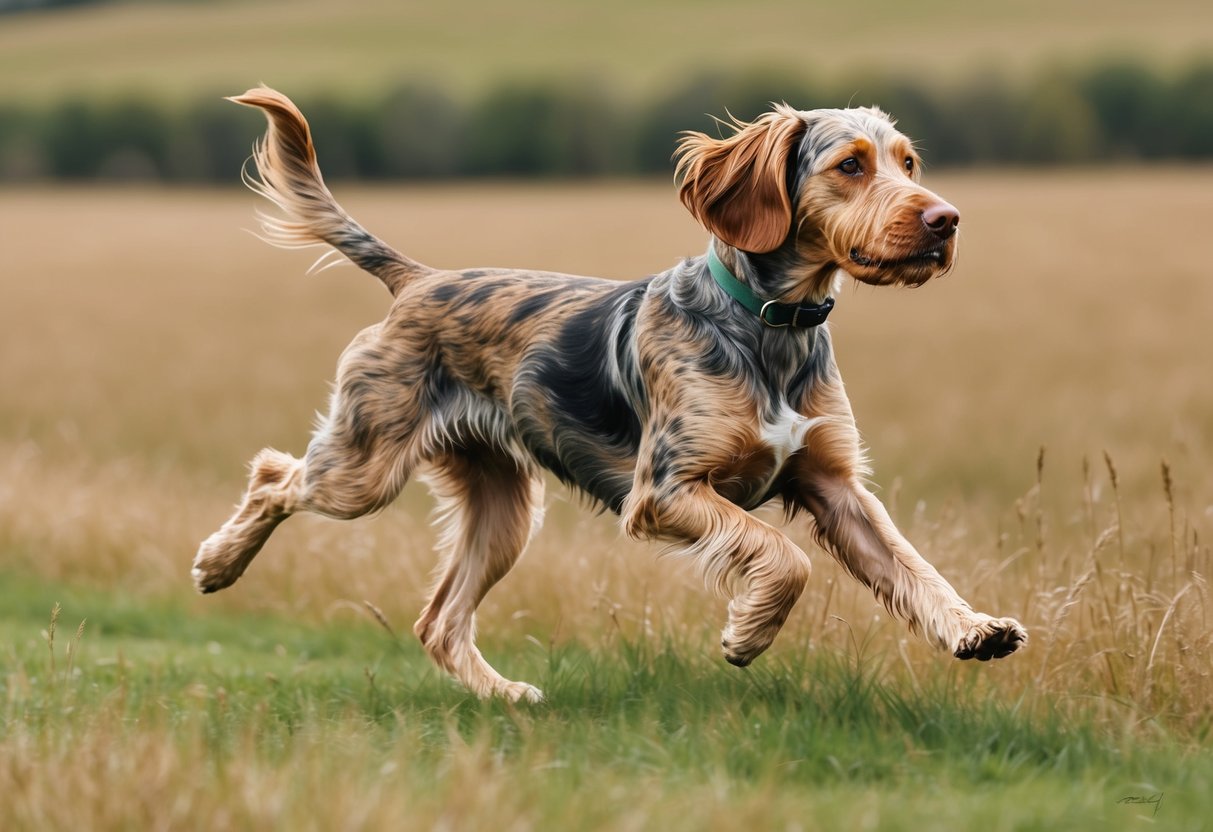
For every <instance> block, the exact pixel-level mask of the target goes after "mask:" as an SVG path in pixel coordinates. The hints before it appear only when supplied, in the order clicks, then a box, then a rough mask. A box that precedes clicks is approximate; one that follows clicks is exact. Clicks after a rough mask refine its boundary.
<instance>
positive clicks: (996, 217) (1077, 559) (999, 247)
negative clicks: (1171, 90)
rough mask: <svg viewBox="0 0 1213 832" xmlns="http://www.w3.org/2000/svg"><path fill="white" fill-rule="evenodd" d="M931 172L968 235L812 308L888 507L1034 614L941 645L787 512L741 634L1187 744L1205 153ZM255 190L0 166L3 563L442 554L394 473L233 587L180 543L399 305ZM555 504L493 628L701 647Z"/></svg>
mask: <svg viewBox="0 0 1213 832" xmlns="http://www.w3.org/2000/svg"><path fill="white" fill-rule="evenodd" d="M927 181H928V184H930V185H931V186H932V187H933V188H935V189H936V190H938V191H939V192H940V193H942V194H944V195H945V196H946V197H947V198H948V199H950V200H951V201H952V202H954V203H955V204H957V205H958V206H960V208H961V212H962V215H963V220H964V221H963V224H962V233H963V237H962V242H961V256H960V264H959V267H958V268H957V269H956V271H955V272H954V273H953V274H951V275H950V276H948V277H946V278H945V279H943V280H941V281H939V282H938V283H936V284H930V285H928V286H926V287H924V288H922V289H919V290H916V291H903V290H890V289H883V290H878V289H871V288H852V287H848V288H847V290H846V291H845V292H844V293H843V296H842V297H841V298H840V302H839V308H838V310H837V313H836V317H835V318H834V319H832V323H831V326H832V328H833V332H834V334H835V339H836V346H837V350H838V353H839V359H840V363H841V365H842V368H843V374H844V377H845V379H846V381H847V384H848V389H849V391H850V394H851V397H852V401H853V404H854V407H855V411H856V414H857V417H858V419H859V423H860V427H861V429H862V430H863V432H864V435H865V437H866V439H867V441H868V443H869V445H870V447H871V450H872V455H873V458H874V462H875V468H876V481H877V485H878V487H879V491H880V493H881V494H882V496H883V498H884V499H885V500H886V502H888V503H889V504H890V507H891V509H892V511H893V513H894V516H895V517H896V518H897V519H898V520H899V522H900V523H901V525H902V526H903V527H904V528H905V530H906V531H907V533H908V535H909V537H910V538H911V540H913V541H914V542H915V543H916V544H917V545H918V546H919V548H920V549H921V550H922V551H923V552H924V554H925V555H926V556H927V557H928V559H930V560H932V561H933V562H934V563H935V564H936V565H937V566H938V567H939V568H940V570H941V571H942V572H943V573H944V574H945V575H946V576H947V577H949V578H950V579H951V580H952V582H953V583H954V584H955V585H956V586H957V588H958V589H959V590H960V592H961V593H962V594H963V595H965V596H967V597H968V598H969V600H971V601H972V602H973V603H974V605H975V606H976V607H978V608H979V609H984V610H985V611H988V612H991V613H994V614H1002V615H1013V616H1016V617H1018V618H1020V620H1022V621H1023V622H1024V623H1025V624H1026V625H1027V626H1028V627H1029V629H1030V631H1031V636H1032V642H1031V644H1030V645H1029V648H1028V649H1027V650H1026V651H1024V652H1023V653H1022V654H1019V655H1016V656H1014V657H1012V658H1010V659H1008V660H1006V661H1003V662H996V663H992V664H990V665H980V666H970V665H960V664H958V663H956V662H954V661H951V660H950V659H948V658H946V657H943V656H939V655H936V654H934V653H933V652H931V651H929V650H928V649H926V648H925V647H923V646H922V645H920V644H918V643H917V642H916V641H914V640H913V639H908V638H907V634H906V633H905V632H904V631H903V629H902V627H901V626H900V625H898V624H896V623H895V622H890V621H889V620H888V617H887V615H885V614H884V612H883V610H881V609H879V608H878V607H877V606H876V604H875V603H874V602H873V601H872V599H871V596H870V594H869V593H868V592H867V591H866V590H863V589H861V588H858V587H857V586H855V585H854V584H853V582H851V581H850V580H849V579H848V578H846V577H845V576H843V575H842V573H841V571H840V570H839V569H838V568H837V567H835V566H834V565H833V564H832V563H831V562H830V559H829V558H828V557H827V556H826V555H825V554H824V553H823V552H821V551H820V550H816V549H814V548H813V547H812V544H811V543H810V539H811V536H810V532H809V529H808V527H807V526H805V525H800V526H794V527H792V528H791V530H790V533H791V534H792V536H793V537H794V538H795V539H796V540H797V541H799V542H800V543H801V544H802V545H803V546H804V547H805V548H806V550H807V551H809V552H810V554H811V556H812V557H813V559H814V565H815V572H814V575H813V578H812V580H811V582H810V586H809V589H808V591H807V592H806V594H805V596H804V598H803V599H802V600H801V602H800V605H799V606H798V608H797V610H796V612H795V613H794V615H793V618H792V620H791V621H790V622H789V624H788V627H787V629H786V630H785V631H784V633H783V634H782V635H781V636H780V638H779V639H778V640H777V641H776V644H775V646H774V647H773V648H772V650H771V651H770V653H769V655H768V657H766V658H764V659H762V660H760V662H759V664H762V662H764V661H769V662H775V663H777V662H779V661H781V657H782V660H786V659H788V658H789V657H794V656H801V655H804V654H806V653H808V652H809V651H827V652H828V651H833V652H836V653H837V654H839V655H848V656H849V655H854V654H856V653H860V654H862V655H863V656H876V657H880V661H879V666H880V667H881V670H880V671H879V672H880V674H881V675H882V678H888V679H891V680H894V681H895V683H896V684H898V685H902V686H905V687H907V688H916V687H917V686H919V685H920V684H924V683H925V682H926V681H927V680H928V679H931V678H934V677H938V676H941V675H942V674H947V675H948V678H949V679H954V680H956V682H957V683H958V684H961V685H962V686H964V687H966V688H968V689H972V688H975V689H977V690H979V691H988V692H993V693H994V694H996V695H998V696H999V697H1000V698H1002V699H1005V700H1007V701H1011V700H1014V699H1015V698H1016V697H1020V698H1021V699H1023V698H1024V697H1028V700H1027V701H1028V705H1027V706H1025V707H1033V703H1036V705H1039V704H1040V703H1041V702H1045V703H1047V705H1048V707H1049V708H1054V709H1056V710H1057V712H1059V713H1061V714H1062V715H1063V716H1064V715H1066V714H1079V713H1081V714H1082V715H1083V717H1084V719H1086V718H1091V719H1093V720H1095V721H1096V723H1098V724H1101V725H1108V726H1117V730H1125V731H1128V732H1129V733H1136V732H1145V733H1149V732H1151V731H1154V730H1158V731H1165V732H1167V733H1168V735H1170V736H1173V737H1175V738H1177V740H1178V741H1179V743H1180V745H1181V747H1182V746H1185V744H1187V743H1197V744H1199V743H1200V742H1202V741H1204V740H1203V739H1202V738H1206V739H1207V736H1208V732H1209V731H1210V725H1211V718H1213V716H1211V715H1213V704H1211V700H1213V675H1211V674H1213V599H1210V597H1209V588H1208V586H1207V584H1206V580H1205V576H1207V575H1208V574H1209V571H1210V568H1211V567H1213V560H1211V556H1210V548H1209V542H1210V540H1213V467H1211V466H1210V460H1211V459H1213V384H1210V362H1211V359H1213V280H1210V279H1209V273H1208V272H1209V269H1208V264H1207V258H1205V257H1204V256H1203V255H1202V254H1201V250H1200V248H1199V246H1198V245H1197V243H1198V242H1199V241H1200V240H1202V239H1204V238H1205V237H1206V236H1207V224H1208V218H1209V217H1210V216H1213V170H1210V169H1195V170H1191V169H1179V168H1175V169H1151V170H1142V169H1130V170H1120V171H1107V170H1105V171H1071V172H1060V171H1051V172H1026V171H1025V172H1018V171H1005V172H996V173H981V174H964V175H959V174H941V175H935V176H932V175H930V174H928V179H927ZM335 190H336V193H337V196H338V198H339V199H340V200H341V201H342V203H343V204H344V205H345V207H346V208H347V209H349V210H350V212H351V213H352V214H354V215H355V216H356V217H357V218H359V220H360V221H362V222H363V223H364V224H365V225H366V226H367V227H369V228H371V229H372V230H374V231H376V232H377V233H379V234H380V235H382V236H384V237H385V238H386V239H388V240H389V241H391V242H393V243H394V244H396V245H397V246H398V247H400V248H402V249H403V250H405V251H407V252H408V253H410V254H411V255H413V256H415V257H417V258H419V259H421V260H423V261H425V262H429V263H432V264H435V265H442V266H452V267H453V266H465V265H466V266H474V265H506V266H533V267H539V268H545V269H554V270H561V271H570V272H579V273H591V274H601V275H608V276H611V277H618V278H627V277H639V276H642V275H644V274H647V273H650V272H652V271H656V270H660V269H663V268H665V267H666V266H668V265H670V264H671V263H673V262H674V261H675V259H676V258H679V257H681V256H684V255H691V254H696V253H699V252H700V251H701V250H702V249H703V247H704V245H705V236H704V233H703V232H702V231H701V230H700V229H698V228H697V227H696V226H695V224H694V223H693V221H692V220H691V219H690V218H689V217H688V216H686V215H685V213H684V212H683V210H682V208H681V207H680V206H679V205H678V203H677V200H676V198H675V195H674V192H673V188H672V187H671V186H670V185H669V184H666V183H640V184H611V185H593V186H580V185H568V186H563V185H561V186H543V187H539V186H523V185H496V186H488V187H486V186H471V185H465V186H447V187H400V188H394V189H390V190H388V189H357V188H348V187H340V186H338V187H336V189H335ZM254 207H258V206H257V202H256V199H255V197H253V196H252V195H250V194H247V193H242V192H238V191H235V190H231V191H223V192H216V191H202V190H191V191H181V190H116V189H83V188H81V189H39V190H13V189H10V190H7V191H6V192H5V193H4V194H3V197H2V198H0V234H2V235H3V240H4V244H3V252H4V261H3V266H2V267H0V292H2V294H0V297H2V298H3V300H2V301H0V379H2V380H3V398H2V399H0V556H3V558H4V559H5V561H6V562H5V563H3V564H0V575H4V574H9V575H34V576H37V578H38V580H42V581H51V582H63V583H64V584H65V585H67V584H71V585H76V586H78V585H88V586H91V587H100V588H103V589H106V590H113V591H115V592H118V593H121V594H122V595H124V596H126V597H129V598H130V599H132V600H134V601H136V602H138V601H141V600H144V599H146V600H147V601H148V602H152V601H155V602H157V603H159V602H162V601H163V602H168V603H171V604H175V605H178V607H179V608H180V609H182V610H186V611H188V612H190V613H191V614H193V613H195V612H199V611H210V612H215V611H229V612H230V613H231V614H233V615H235V614H238V613H239V614H243V613H244V612H248V611H255V612H259V613H267V614H274V615H278V616H282V615H286V616H289V617H290V619H291V620H299V621H300V624H301V626H302V625H303V624H304V623H308V622H316V623H329V624H332V623H334V622H336V623H341V622H344V621H346V620H347V619H348V620H350V621H360V620H364V619H365V616H364V615H363V613H362V611H361V610H360V609H359V606H360V603H361V602H362V601H363V600H364V599H365V600H370V601H372V602H373V603H374V604H376V605H377V606H378V607H380V608H381V609H382V610H383V611H384V613H385V614H386V616H387V618H388V620H389V621H390V622H391V623H392V625H393V626H394V627H395V628H396V629H397V630H406V631H407V627H408V625H409V624H410V623H411V621H412V620H413V618H414V617H415V615H416V613H417V611H418V610H419V609H420V606H421V604H422V600H423V592H424V589H425V586H426V583H427V580H428V574H429V571H430V569H431V568H432V566H433V562H434V556H433V555H432V553H431V547H432V544H433V538H432V534H431V531H430V530H429V528H428V526H427V519H426V515H427V512H428V510H429V504H428V498H427V496H426V495H425V493H424V491H423V490H421V489H420V488H419V487H417V486H416V485H410V487H409V489H407V490H406V492H405V494H404V496H403V497H402V498H401V500H400V501H399V502H398V503H397V504H396V505H395V506H393V507H392V508H391V509H389V510H388V511H387V512H385V514H384V515H382V516H381V517H378V518H374V519H367V520H361V521H357V522H354V523H344V524H343V523H337V522H332V521H325V520H320V519H315V518H311V517H298V518H295V519H292V520H291V521H290V523H288V524H287V525H285V526H284V527H283V528H282V529H280V530H279V531H278V533H277V534H276V536H275V537H274V539H273V540H272V541H271V543H270V544H269V545H268V547H267V548H266V550H265V551H264V552H263V553H262V554H261V556H260V558H259V559H258V560H257V562H256V563H255V564H254V565H253V567H252V568H251V570H250V571H249V573H248V574H247V575H246V576H245V577H244V578H243V579H242V580H241V581H240V582H239V583H238V584H236V586H234V587H233V588H232V589H230V590H227V591H225V592H224V593H221V594H220V595H218V596H215V597H211V598H206V599H201V598H195V597H193V596H192V594H191V590H190V588H189V580H188V572H189V564H190V560H191V557H192V555H193V551H194V549H195V547H196V545H197V543H198V541H199V540H201V539H202V538H203V537H204V536H206V535H207V534H209V533H210V532H211V531H212V530H213V528H214V527H215V526H216V525H217V524H218V523H220V522H221V521H222V520H223V519H224V518H225V517H226V515H227V513H228V511H229V508H230V505H231V504H232V503H233V502H234V501H235V500H236V499H237V497H238V496H239V494H240V491H241V489H242V485H243V480H244V469H243V466H244V464H245V463H246V461H247V460H248V459H249V458H250V457H251V456H252V455H253V454H254V453H255V452H256V451H257V450H258V449H259V448H261V447H262V446H264V445H272V446H275V447H279V448H282V449H284V450H288V451H293V452H296V453H298V452H300V451H302V449H303V448H304V446H305V443H306V441H307V436H308V430H309V427H310V423H311V419H312V413H313V411H314V410H316V409H318V408H320V407H322V406H323V404H324V401H325V396H326V384H327V380H328V379H329V378H330V377H331V373H332V369H333V367H334V364H335V360H336V357H337V355H338V353H339V351H340V350H341V348H342V347H343V346H344V344H345V343H346V342H347V341H348V340H349V339H350V338H351V337H352V336H353V335H354V334H355V332H357V331H358V329H360V328H361V327H363V326H365V325H367V324H369V323H371V322H373V321H375V320H376V319H377V318H378V317H379V316H381V315H382V314H383V312H384V311H385V309H386V308H387V302H388V297H387V295H386V294H385V293H384V291H383V290H382V288H381V287H380V286H379V284H378V283H377V282H376V281H375V280H374V279H372V278H370V277H369V276H367V275H364V274H362V273H360V272H357V271H356V270H354V269H353V268H352V267H345V268H339V269H333V270H329V271H327V272H324V273H323V274H321V275H318V276H311V277H305V276H304V275H303V272H304V270H305V269H306V268H307V266H308V265H309V264H310V262H311V257H310V256H309V255H307V254H299V253H285V252H280V251H276V250H273V249H271V248H269V247H267V246H265V245H264V244H262V243H261V242H259V241H258V240H256V239H254V238H253V237H252V236H251V235H249V234H246V233H244V231H243V230H242V228H251V227H253V219H252V211H253V209H254ZM1042 448H1043V452H1042V450H1041V449H1042ZM1042 453H1043V457H1042V456H1041V454H1042ZM1163 460H1166V463H1167V466H1168V471H1169V474H1167V476H1168V477H1169V480H1168V482H1167V484H1164V473H1163V468H1162V466H1163ZM1112 468H1114V469H1115V473H1114V474H1113V473H1112V471H1111V470H1110V469H1112ZM1113 477H1114V479H1113ZM549 503H550V508H549V512H548V525H547V527H546V529H545V531H543V532H542V533H541V534H540V536H539V537H538V539H537V540H536V542H535V543H534V544H533V546H532V548H531V550H530V551H529V552H528V554H527V556H526V557H525V558H524V559H523V561H522V562H521V564H520V565H519V567H518V568H517V569H516V570H515V571H514V572H513V573H512V574H511V575H510V576H509V577H508V578H507V579H506V580H505V581H503V582H502V584H501V585H500V586H498V587H497V588H496V589H495V590H494V592H493V593H492V594H491V595H490V596H489V598H488V599H487V601H486V603H485V605H484V606H483V607H482V613H481V616H480V629H481V631H482V633H483V634H484V641H485V645H486V652H487V653H488V654H489V655H490V658H493V659H494V660H495V661H496V660H498V659H501V658H502V657H503V656H508V655H510V654H511V652H513V653H520V654H521V653H527V652H528V651H530V652H534V651H540V652H542V651H545V650H547V649H549V646H550V645H559V644H561V643H563V642H567V641H576V642H578V643H581V644H584V645H588V646H589V648H590V649H602V650H605V651H610V650H611V649H613V645H615V644H616V642H617V641H618V640H620V639H622V640H624V641H627V642H634V641H635V640H636V639H641V640H643V639H645V638H649V637H656V638H662V639H667V640H671V641H672V642H674V643H676V644H678V645H681V648H682V649H685V650H686V651H688V652H689V653H691V654H695V655H705V656H714V655H715V650H716V647H715V645H716V633H717V630H718V628H719V626H720V625H721V623H722V621H723V618H722V603H721V602H720V601H719V600H713V599H710V598H709V597H708V596H707V595H706V594H705V593H704V592H703V591H702V589H701V588H700V586H699V585H698V582H697V579H696V577H695V576H694V575H693V574H691V573H690V572H689V571H688V570H686V569H685V568H684V566H683V565H682V564H679V563H677V562H673V561H668V560H659V559H658V558H657V557H656V555H657V549H656V547H651V546H641V545H637V544H632V543H630V542H627V541H626V540H624V539H623V538H622V537H621V535H620V534H619V532H618V531H617V529H616V527H615V526H614V524H613V522H612V518H610V517H595V516H591V515H590V514H589V513H588V512H586V511H584V510H583V509H581V508H579V507H578V505H577V504H576V502H575V501H573V500H570V499H569V497H568V495H567V494H566V493H565V492H564V491H563V490H562V489H560V488H559V487H553V488H552V489H550V492H549ZM73 624H74V622H73ZM166 626H171V624H166ZM309 626H310V624H309ZM504 662H505V664H507V665H508V664H509V660H508V658H507V659H505V660H504ZM775 666H777V665H775ZM587 672H588V671H587ZM0 751H3V753H4V754H10V753H16V752H14V751H13V750H12V748H11V747H8V746H5V748H4V749H0ZM18 756H19V755H18ZM469 776H471V775H469ZM669 808H670V807H667V809H669ZM122 817H125V816H122ZM115 824H116V825H121V823H118V822H117V821H115Z"/></svg>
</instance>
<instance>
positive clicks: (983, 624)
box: [953, 617, 1028, 662]
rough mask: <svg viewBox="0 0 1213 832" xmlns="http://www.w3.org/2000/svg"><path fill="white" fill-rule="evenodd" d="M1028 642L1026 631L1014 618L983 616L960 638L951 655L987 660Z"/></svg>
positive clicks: (1001, 655)
mask: <svg viewBox="0 0 1213 832" xmlns="http://www.w3.org/2000/svg"><path fill="white" fill-rule="evenodd" d="M1027 643H1028V631H1027V630H1025V629H1024V628H1023V625H1022V624H1020V623H1019V622H1018V621H1016V620H1015V619H1014V618H988V617H987V618H984V619H983V620H981V621H978V622H977V623H976V624H974V625H973V626H972V627H971V628H970V629H969V631H968V632H967V633H965V634H964V635H963V636H961V638H960V642H959V643H958V644H957V645H956V649H955V650H954V651H953V655H954V656H956V658H958V659H977V660H978V661H979V662H988V661H989V660H990V659H1001V658H1004V657H1005V656H1009V655H1011V654H1012V653H1014V652H1015V651H1016V650H1018V649H1019V648H1021V647H1023V646H1024V645H1025V644H1027Z"/></svg>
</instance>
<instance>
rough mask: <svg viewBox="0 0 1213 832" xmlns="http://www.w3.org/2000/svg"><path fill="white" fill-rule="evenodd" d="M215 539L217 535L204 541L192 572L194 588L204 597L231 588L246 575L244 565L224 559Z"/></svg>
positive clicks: (199, 548) (195, 558)
mask: <svg viewBox="0 0 1213 832" xmlns="http://www.w3.org/2000/svg"><path fill="white" fill-rule="evenodd" d="M215 537H216V535H211V536H210V537H208V538H207V539H206V540H204V541H202V545H201V546H199V547H198V554H197V555H196V556H195V557H194V566H193V568H192V569H191V570H190V577H191V578H193V580H194V588H195V589H197V590H198V591H199V592H201V593H202V594H203V595H207V594H209V593H211V592H218V591H219V590H221V589H224V588H226V587H229V586H231V585H232V584H234V583H236V580H237V579H238V578H239V577H240V576H241V575H242V574H243V573H244V570H243V569H242V568H241V566H242V564H240V563H239V562H238V561H237V562H233V561H232V559H231V558H224V557H222V555H221V553H220V547H219V545H218V544H217V542H216V541H215Z"/></svg>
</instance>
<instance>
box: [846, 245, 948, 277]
mask: <svg viewBox="0 0 1213 832" xmlns="http://www.w3.org/2000/svg"><path fill="white" fill-rule="evenodd" d="M947 248H948V247H947V244H946V243H941V244H940V245H937V246H935V247H934V248H930V249H927V250H925V251H920V252H918V253H917V254H912V255H910V256H909V257H898V258H893V259H889V258H879V257H869V256H868V255H866V254H864V253H863V252H861V251H860V250H859V249H857V248H853V249H851V262H852V263H854V264H855V265H857V266H863V267H864V268H869V269H880V270H881V271H885V270H887V269H896V268H900V267H902V266H942V265H943V263H944V259H945V258H946V256H947Z"/></svg>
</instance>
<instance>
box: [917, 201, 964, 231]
mask: <svg viewBox="0 0 1213 832" xmlns="http://www.w3.org/2000/svg"><path fill="white" fill-rule="evenodd" d="M922 224H923V225H925V226H926V227H927V228H929V229H931V233H932V234H934V235H935V236H936V237H938V238H939V239H941V240H946V239H948V238H949V237H951V236H952V235H953V234H955V233H956V226H958V225H960V212H959V211H957V210H956V208H955V207H953V206H952V205H949V204H948V203H946V202H936V203H935V204H934V205H930V206H928V207H927V208H926V209H925V210H924V211H923V212H922Z"/></svg>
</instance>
